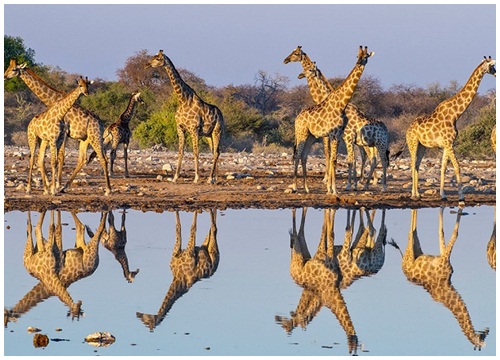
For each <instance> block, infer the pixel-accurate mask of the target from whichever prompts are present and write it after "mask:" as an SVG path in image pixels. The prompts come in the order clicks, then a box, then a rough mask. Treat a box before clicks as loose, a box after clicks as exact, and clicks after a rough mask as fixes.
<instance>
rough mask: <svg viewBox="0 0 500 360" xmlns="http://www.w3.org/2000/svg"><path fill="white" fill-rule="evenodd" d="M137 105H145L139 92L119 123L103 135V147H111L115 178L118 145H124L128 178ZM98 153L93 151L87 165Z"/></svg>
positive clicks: (111, 171) (111, 170) (111, 173)
mask: <svg viewBox="0 0 500 360" xmlns="http://www.w3.org/2000/svg"><path fill="white" fill-rule="evenodd" d="M137 103H140V104H144V101H143V100H142V98H141V93H140V92H139V91H136V92H134V93H133V94H132V95H131V96H130V100H129V102H128V106H127V108H126V109H125V111H124V112H123V113H122V114H121V115H120V117H119V118H118V120H117V121H115V122H114V123H112V124H111V125H109V126H108V127H107V128H106V130H104V134H103V136H102V137H103V146H104V148H105V149H107V148H108V147H111V155H110V160H109V174H110V176H113V164H114V162H115V159H116V150H117V149H118V145H120V144H123V161H124V162H125V177H126V178H128V177H129V174H128V160H127V157H128V144H129V142H130V137H131V136H132V131H130V127H129V123H130V120H131V119H132V116H133V114H134V109H135V106H136V104H137ZM96 156H97V153H96V152H95V151H92V153H91V154H90V157H89V160H88V161H87V164H88V163H90V162H91V161H92V160H93V159H94V158H95V157H96Z"/></svg>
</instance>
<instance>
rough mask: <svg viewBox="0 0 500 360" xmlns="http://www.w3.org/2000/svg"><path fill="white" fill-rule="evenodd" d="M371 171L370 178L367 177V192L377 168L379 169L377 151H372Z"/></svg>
mask: <svg viewBox="0 0 500 360" xmlns="http://www.w3.org/2000/svg"><path fill="white" fill-rule="evenodd" d="M370 160H371V162H370V170H369V171H368V176H367V177H366V181H365V187H364V189H365V190H368V187H369V186H370V180H371V179H372V176H373V172H374V171H375V168H376V167H377V154H376V153H375V151H372V150H370Z"/></svg>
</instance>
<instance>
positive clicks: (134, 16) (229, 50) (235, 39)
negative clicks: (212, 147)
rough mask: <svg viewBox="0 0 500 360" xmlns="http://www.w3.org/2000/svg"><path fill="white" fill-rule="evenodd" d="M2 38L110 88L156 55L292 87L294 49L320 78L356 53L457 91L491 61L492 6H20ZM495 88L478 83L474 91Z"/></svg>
mask: <svg viewBox="0 0 500 360" xmlns="http://www.w3.org/2000/svg"><path fill="white" fill-rule="evenodd" d="M4 34H5V35H10V36H20V37H22V38H23V39H24V41H25V45H26V46H27V47H30V48H32V49H34V50H35V52H36V56H35V60H36V61H37V62H40V63H43V64H45V65H52V66H58V67H60V68H61V69H62V70H64V71H67V72H70V73H78V74H81V75H85V76H89V77H90V78H97V77H99V78H102V79H105V80H116V79H117V77H116V71H117V70H118V69H120V68H123V66H124V64H125V62H126V60H127V58H129V57H130V56H132V55H134V54H135V53H136V52H138V51H140V50H142V49H146V50H147V51H148V52H149V53H151V54H155V53H156V52H157V51H158V50H159V49H163V50H164V51H165V53H166V54H167V55H168V56H169V57H170V59H171V60H172V61H173V63H174V64H175V66H176V67H179V68H184V69H188V70H190V71H192V72H194V73H195V74H196V75H198V76H199V77H201V78H203V79H204V80H205V81H206V82H207V84H209V85H214V86H225V85H229V84H233V85H241V84H253V83H254V78H255V74H256V73H257V72H258V71H259V70H264V71H266V72H267V73H269V74H272V75H274V74H280V75H284V76H287V77H288V78H289V79H290V82H289V86H294V85H298V84H305V83H306V82H305V80H304V79H302V80H298V79H297V75H298V74H299V73H300V71H301V67H300V65H299V64H297V63H295V64H294V63H292V64H287V65H285V64H283V59H284V58H285V57H286V56H287V55H288V54H289V53H290V52H291V51H292V50H293V49H294V48H295V47H296V46H297V45H302V47H303V50H304V51H305V52H306V53H307V54H308V55H309V56H310V57H311V58H312V60H314V61H316V62H317V65H318V67H319V68H320V69H321V70H322V71H323V73H325V75H326V76H328V77H336V76H346V75H347V74H348V73H349V71H350V70H351V69H352V67H353V65H354V63H355V60H356V55H357V48H358V46H359V45H367V46H368V48H369V50H370V51H375V53H376V54H375V56H374V57H373V58H371V59H370V61H369V63H368V65H367V67H366V70H365V75H370V76H373V77H375V78H377V79H379V80H380V82H381V84H382V86H383V87H384V88H386V89H387V88H389V87H390V86H392V85H394V84H410V85H417V86H422V87H426V86H427V85H429V84H432V83H435V82H438V83H439V84H441V85H443V86H446V85H448V84H449V83H450V81H457V82H458V83H459V84H461V85H463V84H464V83H465V82H466V81H467V79H468V78H469V76H470V74H471V73H472V71H473V70H474V68H475V67H476V66H477V65H478V64H479V63H480V61H481V60H482V59H483V56H485V55H486V56H489V55H491V56H492V57H494V58H495V50H496V37H495V35H496V6H495V5H494V3H491V4H489V5H418V4H417V5H357V4H356V5H339V4H323V5H287V4H281V5H258V4H249V5H171V4H163V5H125V4H122V5H120V4H112V5H96V4H93V5H61V4H55V5H28V4H20V5H19V4H13V3H11V4H8V5H5V6H4ZM494 87H495V79H494V78H493V77H485V79H484V80H483V81H482V83H481V87H480V88H479V91H480V92H484V91H487V90H488V89H491V88H494Z"/></svg>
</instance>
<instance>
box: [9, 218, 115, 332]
mask: <svg viewBox="0 0 500 360" xmlns="http://www.w3.org/2000/svg"><path fill="white" fill-rule="evenodd" d="M43 216H44V212H43V213H42V215H41V217H40V222H39V224H40V225H38V227H37V229H39V230H37V231H38V233H37V232H35V234H37V240H38V237H40V236H42V235H41V224H42V223H43ZM72 216H73V218H74V219H75V225H76V230H77V231H76V232H77V236H76V244H75V247H74V248H71V249H67V250H64V251H63V245H62V222H61V211H60V210H57V221H56V225H55V232H54V238H55V247H53V250H54V254H56V255H57V256H56V266H57V269H58V273H57V276H58V278H59V281H60V282H61V284H62V286H63V287H64V288H65V289H67V288H68V287H69V286H70V285H71V284H73V283H74V282H76V281H78V280H80V279H83V278H85V277H88V276H90V275H92V274H93V273H94V271H95V270H96V268H97V265H98V263H99V261H98V253H97V251H98V246H97V245H98V244H99V239H100V237H101V235H102V233H103V230H104V225H105V221H106V217H105V214H101V221H100V224H99V227H98V228H97V231H96V233H95V234H94V233H93V232H92V230H90V228H89V227H88V226H84V225H83V224H82V223H81V221H80V220H79V219H78V217H77V215H76V213H72ZM28 226H29V228H28V237H29V238H31V237H30V235H29V231H30V229H31V216H30V213H28ZM51 228H52V226H51ZM85 230H86V231H87V233H88V235H89V236H90V237H91V240H90V241H89V242H88V244H87V245H86V244H85V240H84V238H85V234H84V232H85ZM38 234H39V235H38ZM27 245H28V246H29V244H27ZM25 254H29V250H28V253H25ZM25 257H26V255H25ZM40 280H41V279H40ZM63 294H64V291H63V290H61V289H59V291H58V292H54V291H53V290H52V289H51V288H49V287H48V286H47V285H46V283H45V280H41V281H40V282H39V283H38V284H36V285H35V286H34V287H33V288H32V289H31V290H30V291H29V292H28V293H26V295H24V297H23V298H22V299H21V300H19V301H18V303H17V304H16V305H14V306H13V307H12V308H11V309H9V310H7V309H4V326H7V324H8V322H15V321H17V319H18V318H20V317H21V315H23V314H25V313H27V312H29V311H30V310H31V309H32V308H33V307H35V306H36V305H38V304H39V303H41V302H43V301H44V300H46V299H48V298H50V297H51V296H54V295H57V296H59V297H60V298H61V297H62V296H63ZM77 305H78V307H75V309H74V310H73V311H71V315H72V317H73V318H75V317H76V318H77V319H78V318H79V317H80V316H81V315H82V313H83V312H82V310H81V302H78V303H77ZM69 315H70V314H68V316H69Z"/></svg>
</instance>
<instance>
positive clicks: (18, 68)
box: [3, 59, 27, 80]
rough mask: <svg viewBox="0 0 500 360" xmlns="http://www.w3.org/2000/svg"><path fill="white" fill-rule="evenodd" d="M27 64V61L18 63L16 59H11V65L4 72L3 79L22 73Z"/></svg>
mask: <svg viewBox="0 0 500 360" xmlns="http://www.w3.org/2000/svg"><path fill="white" fill-rule="evenodd" d="M26 65H27V64H26V63H23V64H18V63H17V61H16V59H10V64H9V67H8V68H7V70H5V72H4V73H3V79H4V80H8V79H12V78H15V77H16V76H19V75H21V72H22V71H23V69H24V68H25V67H26Z"/></svg>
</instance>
